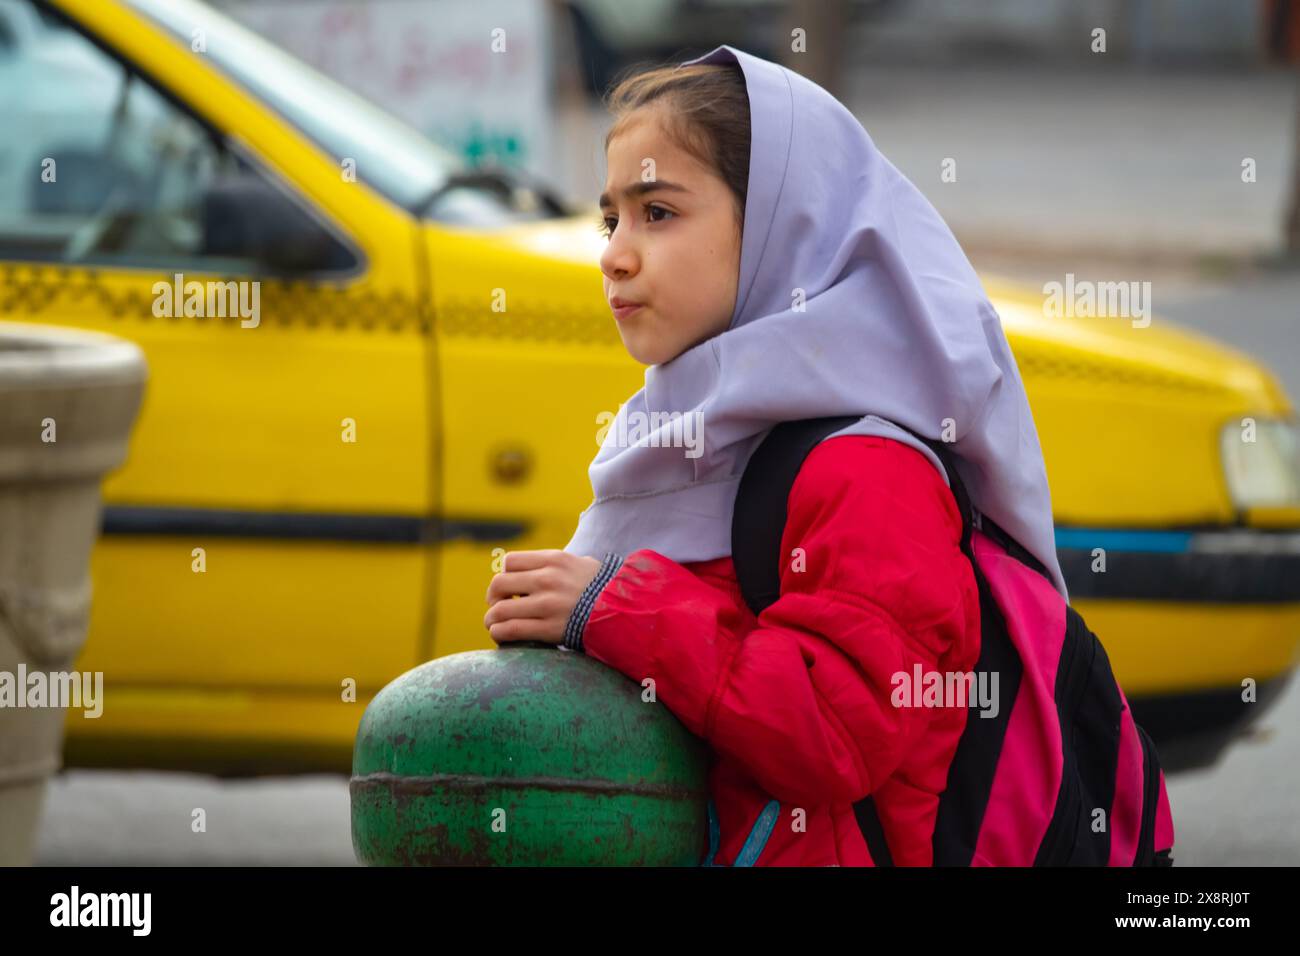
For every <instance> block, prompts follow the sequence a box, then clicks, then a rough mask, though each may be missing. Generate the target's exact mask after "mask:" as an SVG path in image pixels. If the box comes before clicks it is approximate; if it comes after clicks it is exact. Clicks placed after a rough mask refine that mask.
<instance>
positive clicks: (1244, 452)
mask: <svg viewBox="0 0 1300 956" xmlns="http://www.w3.org/2000/svg"><path fill="white" fill-rule="evenodd" d="M1220 448H1221V450H1222V454H1223V471H1224V474H1225V476H1226V477H1227V481H1228V493H1229V494H1230V495H1231V496H1232V500H1233V503H1234V504H1236V505H1237V507H1239V508H1274V507H1288V506H1295V505H1300V430H1297V426H1296V423H1295V422H1293V421H1283V420H1281V419H1276V418H1263V417H1260V418H1243V419H1242V420H1241V421H1239V422H1238V421H1233V422H1229V423H1228V424H1227V425H1225V426H1224V427H1223V431H1222V432H1221V433H1220Z"/></svg>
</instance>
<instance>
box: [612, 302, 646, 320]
mask: <svg viewBox="0 0 1300 956" xmlns="http://www.w3.org/2000/svg"><path fill="white" fill-rule="evenodd" d="M639 308H641V305H640V304H639V303H638V304H636V305H620V306H619V307H618V308H617V309H614V310H613V311H614V318H615V320H616V321H619V322H622V321H623V320H624V319H626V318H627V317H628V316H629V315H631V314H632V313H633V312H635V311H636V310H637V309H639Z"/></svg>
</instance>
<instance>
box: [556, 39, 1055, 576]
mask: <svg viewBox="0 0 1300 956" xmlns="http://www.w3.org/2000/svg"><path fill="white" fill-rule="evenodd" d="M693 63H735V64H737V65H738V66H739V67H740V69H741V71H742V72H743V75H744V80H745V86H746V90H747V93H748V97H749V115H750V131H751V132H750V158H749V186H748V193H747V197H746V203H745V218H744V226H743V230H742V238H741V253H740V276H739V285H738V288H737V294H736V305H735V310H734V312H733V314H732V317H731V324H730V325H729V327H728V328H727V329H726V330H725V331H723V332H721V333H719V334H717V335H715V336H713V337H711V338H709V339H706V340H705V341H703V342H700V343H698V344H696V345H695V346H693V347H691V348H689V349H687V350H686V351H684V352H682V353H681V354H679V355H677V356H676V357H674V358H673V359H671V360H670V361H667V362H663V363H661V364H659V365H652V366H649V367H648V368H647V369H646V371H645V382H644V385H643V386H642V387H641V388H640V389H639V390H638V391H637V392H636V393H635V394H634V395H632V396H631V397H629V398H628V399H627V400H626V401H625V402H624V403H623V404H622V405H621V406H620V408H619V411H618V414H617V416H616V417H615V419H614V421H613V422H612V423H611V424H610V427H609V428H608V429H607V431H606V434H605V437H604V440H603V442H602V444H601V447H600V450H599V451H598V452H597V453H596V457H595V458H594V460H593V461H592V462H591V466H590V468H589V469H588V474H589V476H590V479H591V486H592V492H593V500H592V502H591V504H590V505H589V506H588V507H587V508H586V509H585V510H584V511H583V512H582V513H581V514H580V515H579V517H578V527H577V530H576V531H575V533H574V535H573V537H572V539H571V540H570V541H569V543H568V544H567V545H566V546H565V549H564V550H566V551H569V552H573V553H577V554H585V555H589V556H592V557H597V558H599V557H601V556H603V554H604V553H606V552H610V551H612V552H615V553H617V554H619V555H622V556H625V555H627V554H628V553H630V552H631V551H634V550H637V549H641V548H648V549H652V550H654V551H656V552H658V553H660V554H662V555H664V556H665V557H667V558H670V559H672V560H674V561H677V562H679V563H689V562H693V561H704V560H710V559H713V558H719V557H724V556H726V555H729V554H730V553H731V517H732V506H733V504H734V502H735V497H736V491H737V489H738V487H739V484H740V477H741V474H742V473H743V471H744V468H745V464H746V463H747V462H748V460H749V456H750V455H751V454H752V453H753V451H754V450H755V448H757V447H758V445H759V444H760V443H761V442H762V440H763V438H764V437H766V435H767V433H768V431H769V430H770V429H771V428H772V427H773V426H774V425H776V424H777V423H779V422H781V421H786V420H791V419H802V418H820V417H823V416H847V415H860V416H861V418H860V419H859V420H858V421H857V422H854V423H853V424H851V425H849V426H848V427H846V428H842V429H840V430H839V431H837V432H834V433H833V434H832V435H829V436H827V437H835V436H840V435H877V436H882V437H886V438H890V439H893V440H895V441H899V442H902V443H904V444H906V445H910V446H911V447H913V448H915V449H916V450H917V451H919V452H920V453H921V454H923V455H924V456H925V457H926V458H927V459H928V460H929V461H930V462H931V464H933V465H934V467H935V468H936V469H937V470H938V471H939V473H940V475H942V476H943V478H944V481H945V482H947V475H946V474H945V473H944V470H943V465H942V464H941V463H940V461H939V460H938V458H937V457H936V456H935V454H934V453H933V452H932V451H931V450H930V449H929V448H927V447H925V444H924V443H923V442H921V441H918V440H917V438H916V437H915V436H913V435H911V434H909V433H908V431H907V430H905V429H903V428H899V427H898V425H897V424H894V423H895V422H896V423H898V424H901V425H904V426H906V428H907V429H911V430H912V431H915V432H917V433H918V434H920V435H923V436H925V437H926V438H930V439H937V440H943V441H946V442H949V443H950V444H949V445H948V447H949V448H950V450H951V451H952V453H953V455H954V456H955V467H956V469H957V471H958V473H959V475H960V477H961V479H962V480H963V482H964V483H965V485H966V488H967V491H968V493H969V495H970V497H971V501H972V504H973V506H974V507H975V509H976V510H977V511H978V512H980V513H981V514H986V515H988V516H989V517H990V518H992V519H993V521H995V522H996V523H997V524H998V525H999V526H1000V527H1001V528H1002V529H1003V530H1004V531H1006V532H1007V533H1008V534H1010V535H1011V536H1012V537H1013V538H1015V539H1016V541H1018V542H1019V543H1020V544H1021V545H1023V546H1024V547H1025V548H1026V549H1027V550H1028V551H1029V552H1030V553H1031V554H1033V555H1034V556H1035V557H1036V558H1038V560H1039V561H1041V562H1042V563H1043V566H1044V567H1045V568H1047V570H1048V572H1049V574H1050V575H1051V577H1052V580H1053V582H1054V583H1055V585H1056V588H1057V590H1058V591H1059V592H1060V593H1061V594H1062V595H1063V596H1066V597H1068V594H1067V591H1066V587H1065V581H1064V579H1063V577H1062V575H1061V569H1060V565H1059V563H1058V561H1057V556H1056V547H1055V534H1054V526H1053V522H1052V507H1051V498H1050V495H1049V492H1048V486H1047V474H1046V470H1045V468H1044V464H1043V456H1042V451H1041V449H1040V447H1039V442H1038V432H1037V430H1036V429H1035V427H1034V420H1033V416H1032V414H1031V413H1030V410H1029V404H1028V401H1027V399H1026V397H1025V390H1024V386H1023V385H1022V383H1021V380H1020V373H1019V370H1018V369H1017V368H1016V363H1015V359H1014V358H1012V355H1011V350H1010V348H1009V347H1008V345H1007V340H1006V337H1005V335H1004V334H1003V331H1002V324H1001V321H1000V319H999V317H998V314H997V312H996V311H995V310H994V308H993V305H992V304H991V303H990V302H989V299H988V297H987V296H986V295H985V293H984V289H983V286H982V285H981V284H980V281H979V278H978V277H977V276H976V274H975V271H974V269H973V268H972V266H971V264H970V262H969V261H968V260H967V258H966V255H965V253H963V252H962V249H961V247H960V246H959V245H958V243H957V240H956V238H955V237H954V236H953V234H952V232H951V231H950V230H949V229H948V226H947V225H946V224H945V223H944V221H943V219H942V218H941V217H940V216H939V213H938V212H937V211H936V210H935V208H934V207H933V206H932V205H931V204H930V203H929V201H928V200H926V198H925V197H924V196H923V195H922V194H921V191H920V190H919V189H917V188H916V187H915V186H914V185H913V184H912V183H911V182H910V181H909V180H908V179H907V178H906V177H904V176H903V174H902V173H901V172H899V171H898V169H897V168H895V167H894V165H893V164H892V163H891V162H890V161H889V160H888V159H886V158H885V157H884V156H883V155H882V154H881V153H880V151H879V150H877V149H876V146H875V144H874V143H873V142H872V140H871V137H870V136H869V135H867V131H866V130H865V129H864V128H863V127H862V125H861V124H860V123H859V122H858V121H857V119H856V118H855V117H854V116H853V114H852V113H850V112H849V110H848V109H847V108H845V107H844V105H843V104H841V103H840V102H839V101H838V100H837V99H835V97H833V96H831V94H830V93H828V92H826V90H824V89H822V88H821V87H820V86H818V85H817V84H815V83H813V82H812V81H810V80H808V79H806V78H805V77H803V76H801V75H799V74H798V73H796V72H794V71H792V70H789V69H787V68H785V67H782V66H780V65H778V64H775V63H772V62H769V61H767V60H763V59H760V58H759V57H756V56H753V55H751V54H748V53H745V52H743V51H741V50H738V49H736V48H734V47H731V46H727V45H723V46H719V47H717V48H716V49H714V50H713V51H712V52H710V53H708V54H706V55H704V56H702V57H698V58H696V59H694V60H688V61H685V62H684V63H682V64H681V65H682V66H687V65H690V64H693ZM684 439H689V440H684ZM684 446H686V447H684Z"/></svg>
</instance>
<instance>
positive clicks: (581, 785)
mask: <svg viewBox="0 0 1300 956" xmlns="http://www.w3.org/2000/svg"><path fill="white" fill-rule="evenodd" d="M707 764H708V757H707V749H706V748H705V746H704V743H703V742H702V741H701V740H699V739H698V738H697V737H695V736H694V735H692V734H691V733H690V732H689V731H687V730H686V728H685V727H683V726H682V725H681V723H680V722H679V721H678V720H677V718H676V717H674V716H673V715H672V714H671V713H669V711H668V709H667V708H665V707H664V706H663V704H660V703H652V702H645V701H643V700H642V688H641V687H640V685H638V684H637V683H635V682H633V681H630V680H628V678H626V677H624V676H623V675H622V674H620V673H618V672H617V671H615V670H613V669H612V668H609V667H606V666H605V665H604V664H601V663H600V662H599V661H596V660H593V659H591V658H589V657H587V656H586V655H585V654H574V653H569V652H567V651H561V650H558V649H556V648H554V647H550V646H547V645H540V644H538V643H536V642H527V645H526V646H521V645H518V644H510V645H503V646H502V647H500V648H497V649H495V650H490V651H469V652H466V653H463V654H452V655H450V656H448V657H443V658H439V659H437V660H433V661H430V662H429V663H427V664H422V665H421V666H419V667H417V668H415V669H414V670H411V671H408V672H407V673H405V674H403V675H402V676H401V677H399V678H397V679H396V680H394V681H393V682H392V683H390V684H388V685H387V686H386V687H384V688H383V690H381V691H380V692H379V693H378V694H377V695H375V698H374V700H372V701H371V702H370V705H369V706H368V707H367V708H366V711H365V714H363V715H362V718H361V725H360V727H359V728H358V730H357V740H356V747H355V749H354V751H353V756H352V782H351V786H350V792H351V797H352V846H353V849H354V850H355V852H356V854H357V859H358V860H360V861H361V862H362V863H364V864H368V865H372V866H394V865H395V866H408V865H421V866H593V865H594V866H601V865H612V866H697V865H699V863H700V861H701V859H702V857H703V856H704V852H705V849H706V846H705V843H706V832H705V828H706V824H707V804H708V788H707V782H706V772H707Z"/></svg>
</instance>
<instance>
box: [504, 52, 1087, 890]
mask: <svg viewBox="0 0 1300 956" xmlns="http://www.w3.org/2000/svg"><path fill="white" fill-rule="evenodd" d="M611 99H612V103H613V108H614V111H615V114H616V122H615V124H614V126H613V128H612V129H611V131H610V133H609V136H608V138H607V139H606V158H607V165H608V175H607V180H606V184H605V192H604V195H602V196H601V200H600V205H601V209H602V215H603V217H604V223H605V228H606V230H607V232H608V235H609V242H608V246H607V248H606V250H605V253H604V255H603V256H602V257H601V270H602V272H603V273H604V276H605V281H604V285H605V294H606V297H607V298H608V300H609V302H610V307H611V309H612V311H613V313H614V319H615V321H616V322H617V323H618V329H619V333H620V335H621V336H622V340H623V343H624V345H625V346H626V348H627V350H628V352H630V353H631V354H632V356H633V357H635V358H636V359H637V360H638V361H640V362H642V363H644V364H646V365H647V366H648V368H647V369H646V373H645V385H644V387H643V388H642V389H641V390H639V391H638V392H637V393H636V394H635V395H633V396H631V398H629V399H628V400H627V402H625V403H624V405H623V406H622V408H621V409H620V411H619V420H618V421H616V422H614V423H613V425H612V426H611V427H610V429H609V431H608V433H607V435H606V439H605V441H604V443H603V445H602V447H601V449H600V451H599V452H598V453H597V455H596V458H595V460H594V461H593V462H592V465H591V468H590V477H591V483H592V488H593V491H594V496H595V497H594V501H593V502H592V504H591V505H590V506H589V507H588V508H587V510H586V511H584V512H583V513H582V515H581V516H580V518H579V523H578V529H577V532H576V533H575V534H574V536H573V539H572V540H571V541H570V542H569V543H568V545H567V546H566V547H565V549H564V550H563V551H558V550H547V551H524V552H512V553H510V554H508V555H507V556H506V561H505V568H506V570H504V571H502V572H501V573H499V574H497V575H496V576H495V577H494V578H493V580H492V583H491V585H490V587H489V588H488V593H487V599H488V603H489V604H490V609H489V610H488V612H487V616H486V617H485V624H486V625H487V627H488V629H489V631H490V633H491V635H492V638H493V639H494V640H495V641H497V642H498V643H503V642H509V641H519V640H541V641H546V642H550V643H554V644H562V645H564V646H566V647H568V648H569V649H571V650H576V651H584V652H585V653H587V654H589V655H590V656H592V657H594V658H596V659H597V660H600V661H602V662H603V663H605V664H607V665H609V666H610V667H613V668H616V669H617V670H619V671H621V672H622V673H624V674H626V675H627V676H628V677H630V678H632V679H633V680H635V681H637V682H641V681H643V680H644V679H645V678H652V679H653V680H654V685H655V692H656V696H657V699H658V700H659V701H660V702H661V703H663V704H664V705H665V706H666V707H668V709H669V710H670V711H672V713H673V714H675V715H676V716H677V717H678V718H679V719H680V720H681V721H682V722H683V724H684V725H685V726H686V727H687V728H688V729H689V730H690V731H691V732H693V733H694V734H696V735H698V736H700V737H702V738H704V739H705V740H706V741H707V742H708V743H709V745H710V748H711V750H712V752H713V754H714V757H715V759H714V761H713V763H712V766H711V769H710V775H709V790H710V794H711V796H712V799H713V803H714V806H715V807H716V823H717V830H718V846H717V850H716V853H715V859H714V861H713V862H715V863H718V864H733V863H736V862H745V863H754V862H756V863H758V864H759V865H806V866H825V865H841V866H850V865H871V864H872V863H873V861H872V859H871V856H870V853H869V852H868V849H867V842H866V840H865V839H864V834H863V831H862V829H861V826H866V825H867V823H866V822H865V821H864V822H863V823H862V824H861V825H860V823H859V820H858V818H857V815H856V814H855V811H854V804H855V803H856V802H858V801H860V800H862V799H863V798H864V797H865V796H867V795H868V794H870V795H872V796H873V798H874V804H875V807H876V811H877V814H878V818H879V820H878V824H876V823H875V821H872V825H878V826H879V827H880V828H882V829H883V833H884V837H885V840H886V842H887V845H888V849H889V851H890V854H891V856H892V862H893V863H895V864H900V865H929V864H931V863H932V862H933V860H932V848H931V847H932V839H931V838H932V834H933V832H934V828H935V817H936V813H937V808H938V805H939V795H940V793H942V792H943V790H944V788H945V784H946V780H947V775H948V769H949V765H950V763H951V762H952V759H953V754H954V749H955V747H956V744H957V740H958V738H959V736H960V735H961V733H962V730H963V727H964V726H965V722H966V720H967V719H968V712H967V710H966V708H959V707H947V708H926V707H906V706H894V704H893V703H891V693H892V691H893V687H894V678H895V675H897V674H899V673H903V674H908V675H910V674H912V673H914V668H916V667H919V668H921V670H922V671H924V672H931V671H939V672H944V673H953V672H968V671H971V670H972V669H973V668H974V665H975V662H976V659H977V657H978V655H979V643H980V604H979V594H978V589H977V586H976V583H975V578H974V574H973V572H972V569H971V565H970V562H969V560H968V559H967V558H966V557H965V556H964V555H963V553H962V551H961V550H960V548H959V544H960V539H961V534H962V522H961V516H960V514H959V512H958V510H957V507H956V505H955V503H954V500H953V497H952V494H951V493H950V492H949V489H948V487H947V481H946V477H945V474H944V472H943V469H942V465H941V464H940V462H939V460H938V458H937V457H936V456H935V454H934V453H933V452H932V451H931V450H930V449H928V448H926V447H925V445H924V443H923V442H922V441H920V440H918V439H917V438H916V437H914V436H913V435H912V434H910V433H909V432H908V430H907V429H910V430H912V431H914V432H916V433H918V434H920V435H923V436H925V437H926V438H930V439H941V440H943V441H947V442H951V443H952V444H951V449H952V451H953V453H954V454H955V455H956V456H957V462H958V470H959V472H960V475H961V477H962V478H963V479H964V481H965V484H966V487H967V489H968V490H969V493H970V495H971V498H972V501H973V504H974V505H975V506H976V507H977V508H978V510H979V511H980V512H981V513H983V514H985V515H987V516H989V517H990V518H992V519H993V520H994V521H996V522H997V524H998V525H999V526H1000V527H1001V528H1003V529H1005V531H1006V532H1008V533H1009V534H1011V535H1012V536H1013V537H1014V538H1015V539H1016V540H1017V541H1018V542H1020V544H1022V545H1023V546H1024V547H1025V548H1026V549H1028V551H1029V552H1030V553H1031V554H1032V555H1033V556H1034V557H1036V558H1037V559H1038V560H1039V561H1040V562H1041V563H1042V564H1043V566H1044V567H1045V568H1046V569H1047V570H1048V572H1049V574H1050V576H1051V579H1052V581H1053V583H1054V584H1055V586H1056V588H1057V590H1058V591H1060V592H1061V594H1062V595H1064V594H1065V585H1064V582H1063V580H1062V577H1061V571H1060V568H1059V566H1058V564H1057V559H1056V550H1055V547H1054V544H1053V531H1052V517H1051V504H1050V500H1049V495H1048V488H1047V480H1046V475H1045V471H1044V467H1043V460H1042V455H1041V452H1040V450H1039V443H1038V436H1037V433H1036V431H1035V428H1034V422H1033V418H1032V416H1031V414H1030V411H1029V407H1028V404H1027V402H1026V400H1025V393H1024V389H1023V387H1022V385H1021V381H1020V376H1019V373H1018V372H1017V370H1016V365H1015V362H1014V360H1013V359H1012V357H1011V353H1010V350H1009V349H1008V347H1007V343H1006V340H1005V338H1004V336H1003V333H1002V329H1001V325H1000V323H999V320H998V317H997V314H996V313H995V312H994V310H993V307H992V306H991V305H990V303H989V301H988V299H987V297H986V296H985V294H984V291H983V288H982V287H981V285H980V282H979V280H978V278H977V277H976V275H975V273H974V271H973V270H972V268H971V266H970V264H969V262H968V261H967V259H966V257H965V255H964V254H963V253H962V251H961V249H960V247H959V246H958V244H957V242H956V240H955V239H954V238H953V236H952V233H951V232H950V231H949V230H948V228H947V226H946V225H945V224H944V222H943V221H942V219H941V218H940V217H939V215H938V213H937V212H936V211H935V210H934V208H933V207H932V206H931V205H930V204H929V202H927V201H926V199H925V198H924V197H923V196H922V195H921V193H920V192H919V191H918V190H917V189H916V188H915V187H914V186H913V185H912V184H911V183H910V182H909V181H908V180H907V179H905V178H904V177H903V175H902V174H901V173H899V171H898V170H897V169H896V168H895V167H894V166H893V165H892V164H890V162H889V161H888V160H887V159H885V158H884V156H882V155H881V154H880V153H879V152H878V151H877V150H876V148H875V146H874V144H873V143H872V141H871V138H870V137H869V136H868V135H867V133H866V131H865V130H864V129H863V128H862V126H861V125H860V124H859V123H858V121H857V120H856V119H855V118H854V117H853V115H852V114H851V113H850V112H849V111H848V110H847V109H846V108H845V107H844V106H843V105H842V104H840V103H839V102H838V101H837V100H836V99H834V97H832V96H831V95H830V94H828V93H827V92H826V91H825V90H823V89H822V88H821V87H819V86H817V85H815V84H813V83H811V82H810V81H808V80H806V79H804V78H803V77H801V76H799V75H798V74H796V73H794V72H792V71H790V70H787V69H785V68H783V67H780V66H778V65H776V64H773V63H770V62H767V61H765V60H762V59H758V58H756V57H753V56H750V55H748V54H746V53H743V52H741V51H739V50H736V49H734V48H732V47H730V46H721V47H718V48H717V49H716V50H714V51H713V52H711V53H709V54H708V55H706V56H704V57H700V58H699V59H697V60H692V61H688V62H687V63H684V64H681V65H680V66H678V67H676V68H672V67H668V68H662V69H656V70H651V71H649V72H647V73H643V74H641V75H639V76H635V77H632V78H630V79H628V80H625V81H624V82H622V83H621V84H620V85H619V86H618V87H617V88H616V89H615V90H614V91H613V93H612V96H611ZM636 413H640V415H645V416H647V417H646V418H645V419H637V420H641V421H650V422H652V423H659V425H660V431H659V433H657V434H654V435H650V436H644V437H641V438H640V440H637V441H635V442H624V443H622V444H620V443H619V440H618V438H619V436H622V435H625V434H626V433H627V431H628V428H627V422H628V416H630V415H633V414H636ZM833 415H853V416H861V418H860V420H859V421H857V422H856V423H854V424H852V425H850V426H849V427H847V428H844V429H842V430H840V431H839V432H837V433H835V434H834V435H832V436H831V437H829V438H827V439H825V440H823V441H822V442H821V443H820V444H818V445H817V446H816V447H815V448H814V449H813V451H812V452H811V453H810V454H809V455H808V457H807V459H806V460H805V462H804V464H803V467H802V470H801V471H800V472H799V474H798V477H797V479H796V481H795V483H794V485H793V487H792V489H791V491H790V496H789V500H788V517H787V523H786V527H785V533H784V538H783V543H782V547H783V554H784V556H785V558H786V560H785V562H784V564H783V567H782V571H781V591H780V597H779V599H778V600H776V602H775V603H773V604H772V605H771V606H770V607H768V608H767V609H765V610H763V611H762V613H761V614H760V615H759V616H758V617H755V616H754V614H753V613H752V612H751V611H750V610H749V608H748V606H747V605H746V603H745V601H744V600H743V598H742V596H741V592H740V589H739V587H738V585H737V582H736V577H735V572H734V569H733V565H732V561H731V557H730V551H731V518H732V506H733V503H734V500H735V497H736V491H737V487H738V483H739V479H740V476H741V474H742V472H743V470H744V467H745V464H746V462H747V461H748V459H749V456H750V455H751V453H752V452H753V451H754V449H755V448H756V447H757V445H758V444H759V443H760V442H761V441H762V439H763V438H764V437H765V436H766V434H767V433H768V432H769V430H770V429H771V428H772V427H773V426H774V425H775V424H777V423H779V422H782V421H786V420H791V419H804V418H818V417H823V416H833ZM688 419H690V421H689V422H688V423H687V424H686V425H685V426H684V425H683V423H684V422H687V420H688ZM894 423H898V424H897V425H896V424H894ZM898 425H902V426H905V428H899V427H898ZM687 434H690V435H693V436H694V439H695V440H694V441H692V442H690V443H689V447H685V445H686V443H685V442H683V441H682V440H680V439H681V436H682V435H687ZM674 439H677V440H674ZM598 558H600V559H602V560H598ZM513 595H522V596H521V597H519V598H518V599H517V600H509V598H510V597H512V596H513ZM765 811H766V813H765ZM761 817H766V818H767V820H768V827H769V828H770V834H769V835H768V837H767V839H766V842H765V843H761V841H760V843H755V842H754V841H753V840H751V839H750V836H751V833H752V832H754V830H755V823H756V821H758V820H759V819H760V818H761ZM756 853H757V856H756V858H755V854H756Z"/></svg>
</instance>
